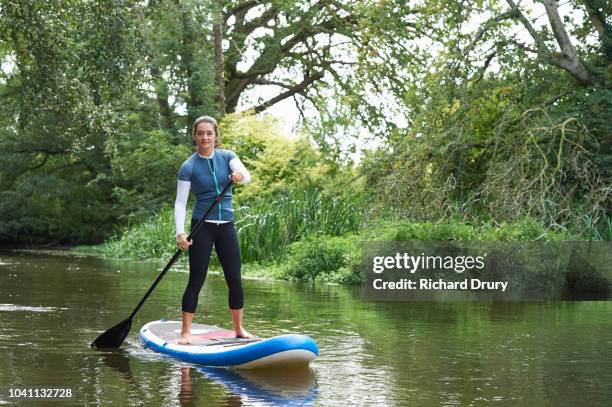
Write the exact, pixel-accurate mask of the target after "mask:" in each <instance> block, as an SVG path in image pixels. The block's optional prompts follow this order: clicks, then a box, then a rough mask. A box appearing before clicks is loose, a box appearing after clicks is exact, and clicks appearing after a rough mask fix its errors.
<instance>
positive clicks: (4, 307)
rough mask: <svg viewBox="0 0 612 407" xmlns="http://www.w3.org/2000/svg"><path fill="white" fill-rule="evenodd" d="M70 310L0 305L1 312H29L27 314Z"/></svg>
mask: <svg viewBox="0 0 612 407" xmlns="http://www.w3.org/2000/svg"><path fill="white" fill-rule="evenodd" d="M67 309H68V308H62V307H42V306H29V305H16V304H0V311H6V312H10V311H27V312H53V311H58V310H67Z"/></svg>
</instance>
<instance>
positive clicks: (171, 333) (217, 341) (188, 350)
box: [140, 320, 319, 369]
mask: <svg viewBox="0 0 612 407" xmlns="http://www.w3.org/2000/svg"><path fill="white" fill-rule="evenodd" d="M180 333H181V322H180V321H164V320H159V321H152V322H149V323H148V324H146V325H144V326H143V327H142V329H141V330H140V340H141V341H142V343H143V344H144V346H145V347H146V348H149V349H151V350H153V351H155V352H159V353H162V354H165V355H168V356H172V357H174V358H177V359H180V360H184V361H186V362H190V363H195V364H199V365H204V366H216V367H232V368H238V369H253V368H262V367H273V366H295V365H308V363H310V362H311V361H312V360H314V359H315V358H316V357H317V355H318V354H319V348H318V347H317V344H316V342H315V341H314V340H312V339H311V338H310V337H308V336H306V335H298V334H288V335H279V336H274V337H272V338H259V337H254V338H246V339H245V338H236V337H235V334H234V332H233V331H230V330H229V329H223V328H220V327H218V326H214V325H203V324H192V326H191V333H190V340H191V343H190V344H187V345H180V344H179V343H178V339H179V337H180Z"/></svg>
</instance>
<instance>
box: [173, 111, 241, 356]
mask: <svg viewBox="0 0 612 407" xmlns="http://www.w3.org/2000/svg"><path fill="white" fill-rule="evenodd" d="M192 136H193V139H194V141H195V142H196V144H197V149H198V151H197V152H196V153H194V154H193V155H192V156H191V157H189V158H188V159H187V160H185V162H184V163H183V164H182V165H181V168H180V170H179V174H178V186H177V193H176V202H175V205H174V218H175V222H176V244H177V246H178V247H180V248H181V250H185V249H187V248H189V283H188V284H187V288H186V289H185V292H184V294H183V301H182V310H183V326H182V329H181V337H180V339H179V343H181V344H187V343H189V340H190V338H189V331H190V328H191V323H192V321H193V316H194V313H195V309H196V306H197V304H198V295H199V293H200V289H201V288H202V285H203V284H204V280H205V278H206V272H207V271H208V263H209V261H210V254H211V252H212V247H213V244H214V246H215V250H216V252H217V256H218V257H219V261H220V263H221V266H222V268H223V275H224V276H225V281H226V283H227V286H228V288H229V308H230V311H231V313H232V320H233V322H234V331H235V333H236V337H238V338H250V337H252V335H251V334H250V333H248V332H247V331H246V330H245V329H244V327H243V326H242V314H243V312H242V311H243V306H244V298H243V292H242V279H241V276H240V266H241V258H240V245H239V243H238V235H237V233H236V227H235V226H234V223H233V222H232V221H233V219H234V209H233V208H232V192H231V188H230V190H229V191H228V192H227V194H226V195H225V198H223V200H221V202H219V204H218V205H217V208H215V209H214V210H213V211H212V212H211V213H210V214H209V215H208V217H207V218H206V220H205V222H204V224H203V225H202V226H201V227H200V228H199V229H198V231H197V232H196V234H195V235H194V236H193V239H192V240H189V241H188V240H187V234H186V233H185V231H184V225H185V213H186V207H187V198H188V197H189V190H192V191H193V192H194V194H195V196H196V205H195V208H194V210H193V214H192V219H191V228H193V227H194V226H195V224H196V223H197V222H198V220H200V219H201V218H202V216H203V215H204V212H206V210H207V209H208V208H209V207H210V206H211V205H212V204H213V202H214V201H215V198H216V197H217V196H218V195H219V194H220V193H221V191H222V190H223V188H224V187H225V185H227V183H228V182H229V180H230V179H231V180H232V181H233V182H235V183H236V182H239V183H243V184H246V183H248V182H249V181H250V180H251V176H250V174H249V172H248V171H247V169H246V168H245V167H244V164H243V163H242V162H241V161H240V159H239V158H238V157H237V156H236V154H235V153H234V152H233V151H230V150H223V149H220V148H218V147H219V145H220V137H221V135H220V133H219V125H218V124H217V121H216V120H215V119H213V118H212V117H209V116H202V117H200V118H198V119H196V121H195V122H194V124H193V131H192Z"/></svg>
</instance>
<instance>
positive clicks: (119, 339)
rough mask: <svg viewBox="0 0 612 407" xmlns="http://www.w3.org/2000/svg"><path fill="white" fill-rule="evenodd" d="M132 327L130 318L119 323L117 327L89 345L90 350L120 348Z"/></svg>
mask: <svg viewBox="0 0 612 407" xmlns="http://www.w3.org/2000/svg"><path fill="white" fill-rule="evenodd" d="M131 327H132V318H128V319H126V320H123V321H121V322H119V323H118V324H117V325H115V326H114V327H112V328H111V329H109V330H108V331H106V332H104V333H103V334H102V335H100V336H98V337H97V338H96V340H95V341H93V342H92V343H91V347H92V348H118V347H119V346H121V344H122V343H123V341H125V338H126V337H127V336H128V333H129V332H130V328H131Z"/></svg>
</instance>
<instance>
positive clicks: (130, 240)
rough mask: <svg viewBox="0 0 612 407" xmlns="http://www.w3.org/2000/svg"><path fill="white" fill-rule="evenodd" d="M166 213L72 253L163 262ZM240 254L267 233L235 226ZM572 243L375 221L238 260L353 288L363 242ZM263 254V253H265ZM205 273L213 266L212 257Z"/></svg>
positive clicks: (253, 268) (521, 225) (508, 230)
mask: <svg viewBox="0 0 612 407" xmlns="http://www.w3.org/2000/svg"><path fill="white" fill-rule="evenodd" d="M170 215H171V214H170V213H162V215H161V216H158V217H157V218H154V219H151V221H150V222H149V223H148V224H146V225H137V226H134V227H132V228H130V229H126V230H124V231H123V234H122V235H120V236H118V237H116V238H114V239H112V240H111V241H108V242H106V243H104V244H101V245H95V246H76V247H74V248H73V249H72V252H74V253H78V254H84V255H95V256H100V257H104V258H115V259H126V260H141V261H161V262H166V261H168V260H169V259H170V258H171V257H172V255H173V254H174V252H175V251H176V247H175V246H174V241H173V240H172V239H168V238H167V236H172V235H173V232H172V227H173V225H172V222H171V219H169V217H170ZM237 229H238V231H239V235H240V240H241V250H242V252H243V253H244V252H245V251H246V250H248V249H247V248H249V247H250V246H256V247H262V246H265V245H266V244H268V243H267V236H268V235H269V232H263V233H262V234H261V235H257V234H253V233H252V232H249V233H248V234H246V236H245V234H243V233H242V232H243V230H242V229H241V224H240V223H237ZM564 240H577V239H576V237H575V236H572V235H570V234H568V233H567V232H563V233H562V232H560V231H553V230H548V229H546V228H544V227H543V226H542V225H541V224H539V223H537V222H536V221H534V220H533V219H522V220H520V221H517V222H513V223H500V224H492V223H481V224H468V223H464V222H459V221H452V220H446V221H441V222H437V223H433V222H407V221H404V222H388V221H387V222H378V223H373V224H370V225H364V226H362V227H361V228H360V229H359V230H358V231H357V232H354V233H346V234H343V235H341V236H330V235H325V234H316V233H313V234H309V235H306V236H304V237H302V238H301V239H300V240H296V241H293V242H287V243H285V244H284V248H283V250H282V251H280V254H278V255H275V256H270V257H268V258H266V259H263V260H260V261H254V260H251V261H249V260H248V258H247V259H245V258H244V256H243V273H244V275H245V276H251V277H256V278H266V279H278V280H291V281H306V282H324V283H334V284H349V285H351V284H359V282H360V281H361V278H360V267H359V266H360V262H361V255H362V253H361V252H362V247H363V245H364V244H367V242H381V241H382V242H387V241H388V242H392V241H425V242H428V241H431V242H441V241H442V242H443V241H453V242H478V241H482V242H488V243H491V242H517V241H542V242H544V241H564ZM265 250H267V249H265ZM187 259H188V257H187V256H186V255H185V256H181V257H180V258H179V260H178V262H177V266H178V267H182V268H187ZM211 268H212V269H218V268H219V264H218V260H217V259H216V256H215V255H214V252H213V257H212V260H211Z"/></svg>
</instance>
